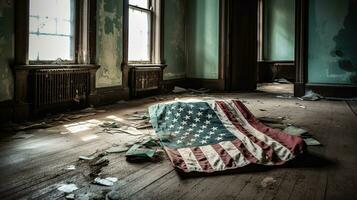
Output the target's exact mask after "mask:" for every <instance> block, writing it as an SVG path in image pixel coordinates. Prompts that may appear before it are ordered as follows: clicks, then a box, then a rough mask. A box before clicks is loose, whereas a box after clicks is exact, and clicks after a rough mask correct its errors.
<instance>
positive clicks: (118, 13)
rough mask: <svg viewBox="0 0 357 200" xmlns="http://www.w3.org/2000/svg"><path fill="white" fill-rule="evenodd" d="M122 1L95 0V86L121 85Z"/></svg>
mask: <svg viewBox="0 0 357 200" xmlns="http://www.w3.org/2000/svg"><path fill="white" fill-rule="evenodd" d="M122 24H123V1H122V0H98V1H97V63H98V64H99V65H100V66H101V67H100V68H99V69H98V71H97V80H96V86H97V87H98V88H101V87H111V86H118V85H122V72H121V67H120V66H121V62H122V51H123V45H122V39H123V34H122V33H123V31H122Z"/></svg>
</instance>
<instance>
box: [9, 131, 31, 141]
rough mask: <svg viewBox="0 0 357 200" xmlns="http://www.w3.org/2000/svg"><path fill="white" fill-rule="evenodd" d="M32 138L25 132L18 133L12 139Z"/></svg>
mask: <svg viewBox="0 0 357 200" xmlns="http://www.w3.org/2000/svg"><path fill="white" fill-rule="evenodd" d="M33 136H34V135H33V134H29V133H26V132H25V131H19V132H17V133H16V134H15V135H13V136H12V139H28V138H30V137H33Z"/></svg>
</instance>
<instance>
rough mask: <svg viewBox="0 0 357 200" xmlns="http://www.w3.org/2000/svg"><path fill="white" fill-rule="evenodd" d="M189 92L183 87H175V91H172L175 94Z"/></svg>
mask: <svg viewBox="0 0 357 200" xmlns="http://www.w3.org/2000/svg"><path fill="white" fill-rule="evenodd" d="M187 91H188V90H187V89H185V88H182V87H178V86H175V87H174V89H173V90H172V92H173V93H175V94H178V93H185V92H187Z"/></svg>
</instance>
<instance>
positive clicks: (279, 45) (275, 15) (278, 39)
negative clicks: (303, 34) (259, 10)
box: [264, 0, 295, 61]
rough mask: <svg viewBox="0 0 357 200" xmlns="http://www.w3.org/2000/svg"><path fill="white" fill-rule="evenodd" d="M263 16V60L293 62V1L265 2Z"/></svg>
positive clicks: (276, 0)
mask: <svg viewBox="0 0 357 200" xmlns="http://www.w3.org/2000/svg"><path fill="white" fill-rule="evenodd" d="M264 15H265V16H264V20H265V21H264V26H265V27H264V42H265V44H264V59H266V60H274V61H282V60H294V52H295V51H294V48H295V0H268V1H265V10H264Z"/></svg>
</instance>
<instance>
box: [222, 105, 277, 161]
mask: <svg viewBox="0 0 357 200" xmlns="http://www.w3.org/2000/svg"><path fill="white" fill-rule="evenodd" d="M217 104H218V106H219V107H220V108H221V109H222V111H223V112H224V114H225V115H226V116H227V118H228V119H229V121H230V122H231V123H232V124H233V125H234V126H235V127H236V128H237V129H238V130H239V131H240V132H241V133H242V134H244V135H245V136H247V137H248V138H249V140H251V141H252V142H254V143H255V144H257V145H258V146H260V147H261V148H262V150H263V151H264V153H265V158H264V161H271V162H273V163H274V164H279V163H282V160H281V159H280V158H279V157H278V156H277V155H276V154H275V152H274V149H273V148H272V147H271V146H269V145H267V144H266V143H264V142H263V141H261V140H258V139H257V138H256V137H255V136H253V135H252V134H250V133H249V132H248V131H247V130H246V129H245V128H243V127H242V126H241V125H240V123H239V122H238V120H237V118H236V116H235V115H234V114H233V113H232V112H230V110H229V108H228V106H227V105H226V103H225V102H222V101H217Z"/></svg>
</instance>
